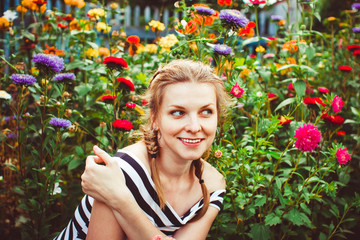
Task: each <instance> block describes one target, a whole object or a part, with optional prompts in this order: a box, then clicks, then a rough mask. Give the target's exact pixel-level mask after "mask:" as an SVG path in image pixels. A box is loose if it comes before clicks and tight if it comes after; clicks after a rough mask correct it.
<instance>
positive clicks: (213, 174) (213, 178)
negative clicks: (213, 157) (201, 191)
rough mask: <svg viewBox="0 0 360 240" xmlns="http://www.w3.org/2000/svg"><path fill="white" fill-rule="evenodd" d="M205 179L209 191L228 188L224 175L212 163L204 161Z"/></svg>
mask: <svg viewBox="0 0 360 240" xmlns="http://www.w3.org/2000/svg"><path fill="white" fill-rule="evenodd" d="M203 163H204V172H203V179H204V181H205V184H206V187H207V188H208V189H209V192H213V191H216V190H221V189H225V188H226V182H225V178H224V176H223V175H222V174H221V173H220V172H219V171H218V170H217V169H216V168H214V167H213V166H211V164H210V163H208V162H206V161H204V162H203Z"/></svg>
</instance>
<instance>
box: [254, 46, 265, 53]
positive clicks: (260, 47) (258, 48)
mask: <svg viewBox="0 0 360 240" xmlns="http://www.w3.org/2000/svg"><path fill="white" fill-rule="evenodd" d="M255 51H256V52H258V53H263V52H265V48H264V47H263V46H258V47H257V48H256V49H255Z"/></svg>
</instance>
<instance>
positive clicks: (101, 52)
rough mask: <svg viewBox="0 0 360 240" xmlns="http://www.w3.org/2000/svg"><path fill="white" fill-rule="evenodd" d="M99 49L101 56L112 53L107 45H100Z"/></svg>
mask: <svg viewBox="0 0 360 240" xmlns="http://www.w3.org/2000/svg"><path fill="white" fill-rule="evenodd" d="M98 51H99V55H100V56H101V57H107V56H109V55H110V50H109V49H108V48H106V47H99V49H98Z"/></svg>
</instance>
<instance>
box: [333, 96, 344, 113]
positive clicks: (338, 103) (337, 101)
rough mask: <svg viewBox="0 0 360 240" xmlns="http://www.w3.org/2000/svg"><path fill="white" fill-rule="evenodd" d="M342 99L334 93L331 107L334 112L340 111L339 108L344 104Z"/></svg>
mask: <svg viewBox="0 0 360 240" xmlns="http://www.w3.org/2000/svg"><path fill="white" fill-rule="evenodd" d="M344 104H345V103H344V101H343V100H342V97H338V96H336V95H335V97H334V99H333V101H332V103H331V107H332V110H333V112H334V113H338V112H340V111H341V108H342V107H343V106H344Z"/></svg>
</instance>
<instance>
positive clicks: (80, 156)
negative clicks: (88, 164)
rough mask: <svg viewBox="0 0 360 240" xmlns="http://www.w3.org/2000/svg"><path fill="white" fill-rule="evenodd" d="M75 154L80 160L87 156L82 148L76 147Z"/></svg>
mask: <svg viewBox="0 0 360 240" xmlns="http://www.w3.org/2000/svg"><path fill="white" fill-rule="evenodd" d="M75 152H76V154H77V157H78V158H83V157H84V156H85V153H84V150H83V149H82V147H80V146H75Z"/></svg>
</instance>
